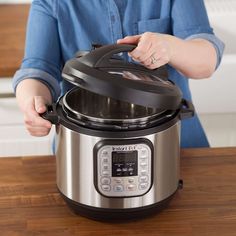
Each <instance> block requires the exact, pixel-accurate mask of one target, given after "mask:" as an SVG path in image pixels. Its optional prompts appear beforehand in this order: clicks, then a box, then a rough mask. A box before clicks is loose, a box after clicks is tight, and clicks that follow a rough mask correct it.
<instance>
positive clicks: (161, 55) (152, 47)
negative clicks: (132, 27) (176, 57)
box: [117, 32, 172, 69]
mask: <svg viewBox="0 0 236 236" xmlns="http://www.w3.org/2000/svg"><path fill="white" fill-rule="evenodd" d="M117 43H118V44H136V45H137V47H136V48H135V49H134V50H133V51H132V52H130V53H129V56H130V57H132V59H133V60H134V61H137V62H139V63H141V64H142V65H144V66H145V67H147V68H149V69H156V68H158V67H161V66H163V65H165V64H167V63H169V62H170V60H171V54H172V52H171V47H170V44H169V41H168V35H165V34H158V33H152V32H146V33H144V34H141V35H134V36H127V37H125V38H123V39H119V40H118V41H117Z"/></svg>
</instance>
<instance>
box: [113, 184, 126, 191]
mask: <svg viewBox="0 0 236 236" xmlns="http://www.w3.org/2000/svg"><path fill="white" fill-rule="evenodd" d="M123 190H124V187H123V185H121V184H119V185H115V186H114V191H115V192H123Z"/></svg>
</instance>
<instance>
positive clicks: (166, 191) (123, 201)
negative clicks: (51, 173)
mask: <svg viewBox="0 0 236 236" xmlns="http://www.w3.org/2000/svg"><path fill="white" fill-rule="evenodd" d="M179 126H180V125H179V121H178V122H177V123H176V124H175V125H173V126H172V127H170V128H168V129H166V130H164V131H162V132H158V133H155V134H151V135H148V136H145V137H141V138H146V139H149V140H150V141H151V142H152V144H153V146H154V160H153V174H154V176H153V185H152V187H151V189H150V191H149V192H147V193H146V194H144V195H143V196H139V197H129V198H125V197H124V198H109V197H104V196H102V195H101V194H100V193H99V192H98V191H97V190H96V188H95V186H94V160H93V148H94V146H95V145H96V143H98V142H99V141H101V140H103V139H105V138H100V137H94V136H89V135H84V134H80V133H77V132H74V131H72V130H70V129H67V128H66V127H64V126H62V125H59V126H58V127H57V140H56V143H57V147H56V156H57V185H58V188H59V190H60V191H61V192H62V193H63V194H64V195H65V196H67V197H68V198H70V199H72V200H74V201H76V202H78V203H81V204H84V205H88V206H92V207H100V208H115V209H125V208H134V207H143V206H148V205H151V204H154V203H158V202H160V201H162V200H164V199H166V198H168V197H169V196H171V195H172V194H173V193H174V192H175V191H176V190H177V189H178V182H179V149H180V138H179V133H180V132H179ZM136 138H140V137H136ZM107 139H110V138H109V137H107ZM133 139H135V138H133Z"/></svg>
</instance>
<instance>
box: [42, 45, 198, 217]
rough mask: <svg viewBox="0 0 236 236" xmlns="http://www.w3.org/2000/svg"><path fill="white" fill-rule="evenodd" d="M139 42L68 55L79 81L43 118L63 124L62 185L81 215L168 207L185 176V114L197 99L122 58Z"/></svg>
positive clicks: (68, 73) (68, 68)
mask: <svg viewBox="0 0 236 236" xmlns="http://www.w3.org/2000/svg"><path fill="white" fill-rule="evenodd" d="M134 48H135V46H134V45H108V46H103V47H100V48H98V49H96V50H93V51H91V52H89V53H79V56H78V57H75V58H73V59H71V60H69V61H68V62H67V63H66V64H65V66H64V69H63V72H62V76H63V78H64V79H66V80H67V81H69V82H71V83H72V84H74V85H76V86H75V87H74V88H73V89H71V90H70V91H68V92H67V93H66V94H65V95H64V96H62V97H61V98H60V99H59V100H58V102H57V103H56V104H53V105H52V106H49V107H48V111H47V112H46V113H45V114H44V115H43V117H44V118H46V119H48V120H49V121H51V122H52V123H53V124H56V163H57V164H56V166H57V186H58V189H59V191H60V193H61V194H62V196H63V197H64V199H65V201H66V202H67V204H68V205H69V206H70V207H71V208H72V209H73V210H74V211H75V212H76V213H79V214H80V215H83V216H86V217H89V218H92V219H96V220H111V219H122V220H124V219H134V218H137V217H144V216H146V215H150V214H151V213H153V212H158V211H160V210H161V209H163V208H164V207H166V206H167V204H168V202H169V201H170V200H171V198H172V197H173V195H174V194H175V192H176V191H177V190H178V188H179V187H180V186H181V181H180V180H179V178H180V174H179V169H180V166H179V161H180V120H181V119H183V118H189V117H192V116H193V115H194V108H193V105H192V103H191V102H188V101H186V100H184V99H183V98H182V93H181V91H180V89H179V88H178V87H177V86H176V85H175V84H174V83H173V82H171V81H170V80H168V79H167V73H166V70H165V68H164V67H162V68H159V69H156V70H149V69H147V68H145V67H143V66H141V65H139V64H137V63H131V62H128V61H127V60H125V59H124V58H123V57H121V55H120V54H121V53H123V54H124V53H125V52H129V51H132V50H133V49H134Z"/></svg>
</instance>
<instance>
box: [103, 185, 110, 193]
mask: <svg viewBox="0 0 236 236" xmlns="http://www.w3.org/2000/svg"><path fill="white" fill-rule="evenodd" d="M102 190H103V191H104V192H110V191H111V186H110V185H102Z"/></svg>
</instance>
